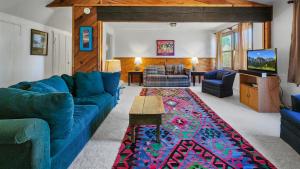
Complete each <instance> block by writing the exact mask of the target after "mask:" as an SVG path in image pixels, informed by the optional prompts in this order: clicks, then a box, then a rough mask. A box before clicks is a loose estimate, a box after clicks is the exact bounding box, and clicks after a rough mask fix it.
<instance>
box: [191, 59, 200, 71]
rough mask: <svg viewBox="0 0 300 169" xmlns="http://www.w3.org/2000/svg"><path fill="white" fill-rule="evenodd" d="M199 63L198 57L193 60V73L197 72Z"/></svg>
mask: <svg viewBox="0 0 300 169" xmlns="http://www.w3.org/2000/svg"><path fill="white" fill-rule="evenodd" d="M198 63H199V60H198V58H197V57H193V58H192V64H193V69H192V70H193V71H195V70H196V65H197V64H198Z"/></svg>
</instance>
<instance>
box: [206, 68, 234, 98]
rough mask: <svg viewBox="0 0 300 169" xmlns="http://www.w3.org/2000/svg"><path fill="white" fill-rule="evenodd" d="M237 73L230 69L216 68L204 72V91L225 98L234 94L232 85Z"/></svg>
mask: <svg viewBox="0 0 300 169" xmlns="http://www.w3.org/2000/svg"><path fill="white" fill-rule="evenodd" d="M235 75H236V73H235V72H234V71H229V70H215V71H211V72H207V73H205V74H204V80H203V81H202V92H203V93H209V94H212V95H214V96H217V97H220V98H223V97H228V96H232V95H233V90H232V86H233V83H234V79H235Z"/></svg>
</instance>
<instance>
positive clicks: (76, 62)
mask: <svg viewBox="0 0 300 169" xmlns="http://www.w3.org/2000/svg"><path fill="white" fill-rule="evenodd" d="M84 8H85V7H77V6H74V7H73V73H74V72H78V71H82V72H90V71H96V70H101V64H100V63H101V52H100V50H101V46H102V44H101V42H102V37H101V33H100V32H102V30H101V28H102V26H101V25H102V22H100V21H98V19H97V7H89V8H90V9H91V13H90V14H89V15H86V14H84V13H83V9H84ZM81 26H92V27H93V50H92V51H90V52H83V51H80V49H79V29H80V27H81ZM100 39H101V40H100Z"/></svg>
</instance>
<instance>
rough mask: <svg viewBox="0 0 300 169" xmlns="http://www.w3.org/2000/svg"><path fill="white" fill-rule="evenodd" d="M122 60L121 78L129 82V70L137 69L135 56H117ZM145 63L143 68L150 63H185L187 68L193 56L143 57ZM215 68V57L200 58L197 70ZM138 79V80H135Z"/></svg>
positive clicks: (189, 66) (190, 64) (190, 66)
mask: <svg viewBox="0 0 300 169" xmlns="http://www.w3.org/2000/svg"><path fill="white" fill-rule="evenodd" d="M114 59H118V60H120V61H121V67H122V71H121V79H122V80H123V81H124V82H127V78H128V72H129V71H133V70H134V69H135V65H134V57H117V58H114ZM142 61H143V64H142V65H141V66H140V67H141V70H144V68H145V67H147V66H149V65H165V64H184V66H185V67H186V68H189V69H191V68H192V61H191V58H152V57H151V58H150V57H148V58H142ZM214 68H215V59H214V58H199V64H198V65H197V70H199V71H211V70H214ZM134 81H137V80H134Z"/></svg>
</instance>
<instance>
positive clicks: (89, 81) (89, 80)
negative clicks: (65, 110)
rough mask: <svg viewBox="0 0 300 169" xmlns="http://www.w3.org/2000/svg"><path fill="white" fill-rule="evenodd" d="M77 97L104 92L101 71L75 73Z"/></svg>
mask: <svg viewBox="0 0 300 169" xmlns="http://www.w3.org/2000/svg"><path fill="white" fill-rule="evenodd" d="M75 84H76V97H79V98H82V97H90V96H97V95H100V94H101V93H103V92H104V85H103V80H102V76H101V74H100V73H99V72H90V73H83V72H78V73H76V75H75Z"/></svg>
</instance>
